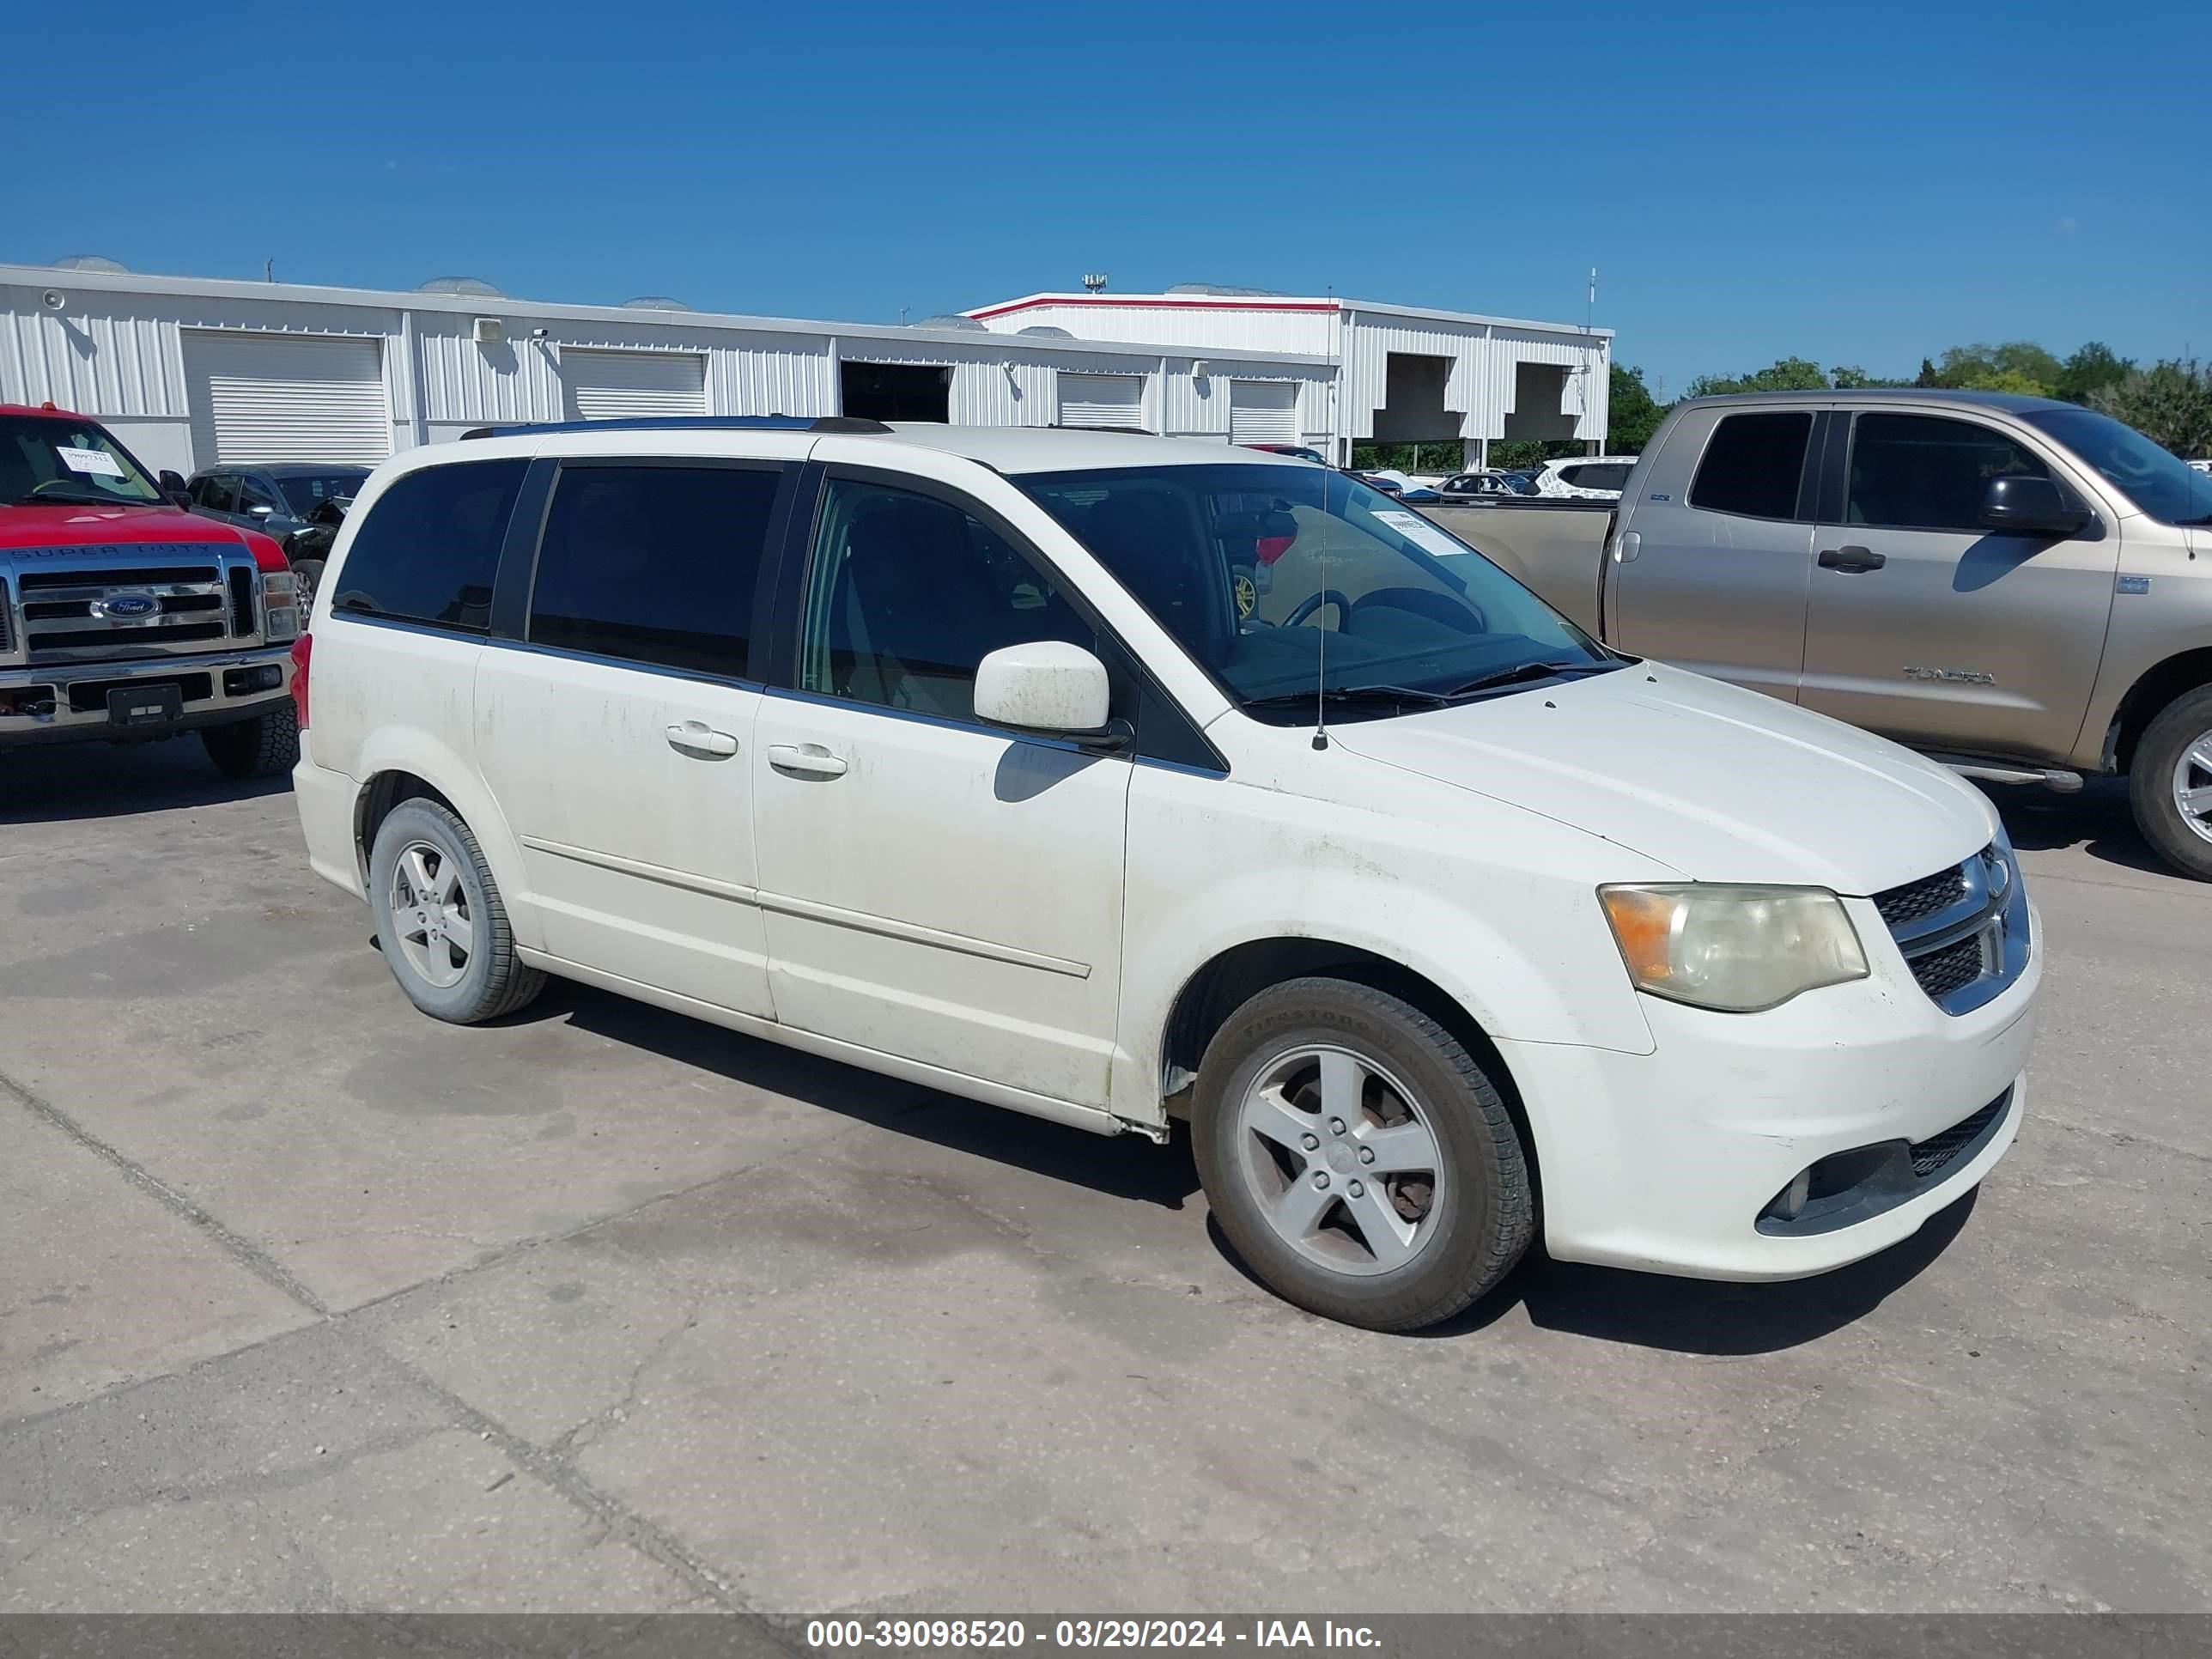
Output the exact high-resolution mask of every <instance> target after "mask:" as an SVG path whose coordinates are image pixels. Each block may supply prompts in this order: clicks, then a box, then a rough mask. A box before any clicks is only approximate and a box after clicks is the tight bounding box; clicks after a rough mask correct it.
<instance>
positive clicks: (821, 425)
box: [461, 415, 890, 438]
mask: <svg viewBox="0 0 2212 1659" xmlns="http://www.w3.org/2000/svg"><path fill="white" fill-rule="evenodd" d="M748 431H750V432H763V431H766V432H873V433H888V432H889V431H890V428H889V427H887V426H885V425H884V423H883V422H881V421H872V420H869V419H867V418H866V416H859V415H638V416H625V417H622V418H618V419H615V420H608V421H521V422H513V423H511V424H508V425H503V426H474V427H471V428H469V429H468V430H467V431H466V432H464V433H463V434H461V436H462V437H464V438H520V437H530V436H534V435H537V434H538V433H544V432H748Z"/></svg>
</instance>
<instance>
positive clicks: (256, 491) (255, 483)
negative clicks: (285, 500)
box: [238, 478, 277, 513]
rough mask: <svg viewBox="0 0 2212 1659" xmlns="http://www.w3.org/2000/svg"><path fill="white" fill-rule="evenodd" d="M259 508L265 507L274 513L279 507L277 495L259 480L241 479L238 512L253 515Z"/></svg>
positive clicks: (239, 482)
mask: <svg viewBox="0 0 2212 1659" xmlns="http://www.w3.org/2000/svg"><path fill="white" fill-rule="evenodd" d="M255 507H267V508H268V509H269V510H270V512H271V513H274V512H275V511H276V507H277V501H276V495H275V493H274V492H273V491H272V490H270V488H269V487H268V486H267V485H266V484H264V483H261V482H260V481H259V480H258V479H255V478H240V480H239V481H238V510H239V511H240V513H251V512H252V511H253V509H254V508H255Z"/></svg>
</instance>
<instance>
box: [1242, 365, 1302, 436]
mask: <svg viewBox="0 0 2212 1659" xmlns="http://www.w3.org/2000/svg"><path fill="white" fill-rule="evenodd" d="M1229 441H1230V442H1231V443H1232V444H1294V443H1296V442H1297V441H1298V389H1297V386H1294V385H1292V384H1291V382H1289V381H1287V380H1231V382H1230V383H1229Z"/></svg>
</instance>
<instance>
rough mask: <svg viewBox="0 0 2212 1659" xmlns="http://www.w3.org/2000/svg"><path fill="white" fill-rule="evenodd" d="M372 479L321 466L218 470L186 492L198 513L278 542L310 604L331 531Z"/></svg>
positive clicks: (194, 479)
mask: <svg viewBox="0 0 2212 1659" xmlns="http://www.w3.org/2000/svg"><path fill="white" fill-rule="evenodd" d="M367 477H368V468H367V467H365V466H343V465H331V464H326V463H320V462H303V461H287V462H278V463H270V464H267V465H254V466H245V465H228V466H216V467H209V468H207V469H206V470H205V471H199V472H195V473H194V474H192V476H191V479H190V480H189V481H188V482H187V483H186V484H185V495H186V496H187V497H188V499H189V501H190V503H191V510H192V511H193V512H195V513H202V514H204V516H206V517H208V518H210V519H216V520H222V522H223V523H225V524H234V525H237V526H240V528H242V529H246V530H258V531H261V532H263V533H264V534H265V535H268V536H270V537H273V538H275V539H276V544H277V545H278V546H279V547H281V548H283V550H284V554H285V557H286V558H287V559H288V560H289V561H290V562H291V565H292V568H293V569H294V570H295V572H296V573H297V574H298V575H299V578H300V588H301V604H302V605H306V604H307V603H309V602H310V601H312V599H313V597H314V590H315V584H316V582H317V581H318V580H320V579H321V576H322V564H321V562H320V560H319V557H318V556H317V555H318V554H327V553H328V552H329V550H330V532H331V529H332V528H333V527H334V526H336V525H337V523H338V522H339V520H340V519H341V518H343V514H344V512H345V508H346V505H347V504H348V503H349V502H350V501H352V500H353V498H354V495H356V493H357V492H358V491H359V490H360V489H361V486H362V480H363V479H365V478H367ZM333 515H336V516H333ZM316 526H320V529H319V533H318V534H315V535H311V536H307V537H306V538H305V539H304V540H302V539H301V534H302V532H307V531H308V530H310V529H313V528H315V527H316Z"/></svg>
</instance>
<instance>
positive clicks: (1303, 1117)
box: [1191, 978, 1535, 1331]
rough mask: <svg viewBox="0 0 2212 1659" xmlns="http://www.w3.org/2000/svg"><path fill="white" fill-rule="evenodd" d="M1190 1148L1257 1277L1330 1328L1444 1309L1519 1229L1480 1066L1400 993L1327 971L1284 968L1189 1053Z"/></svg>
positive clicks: (1502, 1140)
mask: <svg viewBox="0 0 2212 1659" xmlns="http://www.w3.org/2000/svg"><path fill="white" fill-rule="evenodd" d="M1191 1144H1192V1148H1193V1151H1194V1153H1195V1155H1196V1158H1197V1162H1198V1172H1199V1179H1200V1182H1202V1183H1203V1184H1204V1186H1205V1188H1206V1201H1207V1202H1208V1203H1209V1204H1210V1205H1211V1206H1212V1209H1213V1214H1214V1218H1215V1219H1216V1220H1217V1221H1218V1222H1219V1223H1220V1225H1221V1231H1223V1232H1224V1233H1225V1235H1226V1236H1227V1237H1228V1239H1229V1242H1230V1243H1231V1244H1233V1245H1234V1246H1235V1247H1236V1249H1237V1254H1238V1255H1240V1256H1242V1257H1243V1260H1244V1261H1245V1263H1246V1264H1247V1265H1248V1266H1249V1267H1250V1268H1251V1269H1252V1271H1253V1273H1255V1275H1256V1276H1257V1277H1258V1278H1259V1279H1260V1280H1261V1283H1263V1284H1265V1285H1267V1288H1268V1289H1269V1290H1271V1291H1274V1292H1275V1294H1276V1295H1278V1296H1279V1297H1282V1298H1283V1299H1284V1300H1285V1301H1286V1302H1290V1303H1292V1304H1296V1305H1297V1306H1298V1307H1301V1308H1304V1309H1306V1310H1309V1311H1310V1312H1313V1313H1317V1314H1320V1315H1322V1316H1324V1317H1326V1318H1329V1319H1334V1320H1340V1321H1341V1322H1344V1323H1346V1324H1347V1325H1359V1326H1364V1327H1366V1328H1369V1329H1370V1330H1378V1331H1412V1330H1418V1329H1419V1328H1421V1327H1423V1326H1425V1325H1432V1324H1435V1323H1436V1322H1438V1321H1440V1320H1444V1319H1449V1318H1450V1317H1451V1316H1453V1315H1454V1314H1455V1313H1458V1312H1459V1311H1460V1310H1462V1309H1463V1308H1465V1307H1466V1306H1467V1305H1468V1304H1470V1303H1472V1302H1473V1301H1474V1300H1475V1299H1476V1298H1477V1297H1480V1296H1482V1295H1484V1294H1485V1293H1486V1292H1487V1291H1490V1290H1492V1289H1493V1288H1494V1287H1495V1286H1496V1285H1498V1281H1499V1280H1501V1279H1504V1277H1505V1275H1506V1273H1508V1272H1510V1270H1511V1269H1512V1267H1513V1265H1514V1263H1515V1262H1516V1261H1519V1260H1520V1259H1521V1256H1522V1252H1523V1251H1525V1250H1526V1249H1528V1243H1529V1240H1530V1238H1531V1237H1533V1236H1534V1231H1535V1222H1534V1205H1533V1202H1532V1200H1531V1196H1530V1193H1529V1185H1528V1162H1527V1158H1526V1156H1525V1154H1524V1152H1523V1151H1522V1146H1521V1139H1520V1136H1519V1134H1518V1133H1516V1131H1515V1129H1514V1127H1513V1121H1512V1117H1511V1115H1510V1114H1509V1113H1508V1112H1507V1111H1506V1109H1505V1105H1504V1101H1503V1100H1502V1099H1501V1098H1500V1097H1499V1096H1498V1089H1497V1086H1496V1085H1495V1084H1494V1083H1493V1081H1492V1079H1491V1078H1490V1077H1489V1076H1487V1075H1486V1073H1484V1071H1483V1069H1482V1066H1480V1064H1479V1063H1478V1062H1477V1061H1476V1060H1475V1059H1474V1056H1473V1055H1472V1054H1469V1053H1468V1050H1467V1048H1466V1047H1465V1046H1464V1045H1463V1044H1462V1043H1461V1042H1460V1041H1459V1040H1458V1039H1457V1038H1456V1037H1455V1036H1452V1035H1451V1033H1449V1031H1447V1030H1444V1029H1443V1026H1441V1025H1439V1024H1437V1022H1436V1021H1435V1020H1433V1019H1431V1018H1429V1017H1428V1016H1427V1015H1426V1014H1425V1013H1423V1012H1420V1011H1419V1009H1417V1008H1415V1007H1413V1006H1412V1005H1411V1004H1410V1003H1407V1002H1405V1001H1403V1000H1401V999H1399V998H1397V997H1395V996H1391V995H1389V994H1386V993H1383V992H1381V991H1376V990H1372V989H1370V988H1369V987H1366V986H1364V985H1356V984H1352V983H1351V982H1349V981H1344V980H1335V979H1322V978H1311V979H1298V980H1292V981H1289V982H1287V983H1285V984H1282V985H1278V986H1275V987H1272V988H1270V989H1268V990H1266V991H1262V992H1261V993H1260V994H1258V995H1257V996H1255V997H1254V998H1252V1000H1250V1001H1249V1002H1247V1003H1245V1004H1244V1006H1243V1007H1241V1008H1239V1009H1238V1010H1237V1012H1235V1013H1234V1014H1232V1015H1231V1016H1230V1018H1229V1019H1228V1021H1227V1023H1226V1024H1224V1025H1223V1026H1222V1028H1221V1030H1219V1031H1218V1033H1217V1034H1216V1035H1215V1036H1214V1038H1213V1041H1212V1042H1211V1043H1209V1044H1208V1045H1207V1047H1206V1058H1205V1060H1203V1061H1202V1062H1201V1063H1200V1067H1199V1074H1198V1087H1197V1091H1196V1093H1195V1097H1194V1100H1193V1103H1192V1113H1191Z"/></svg>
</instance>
